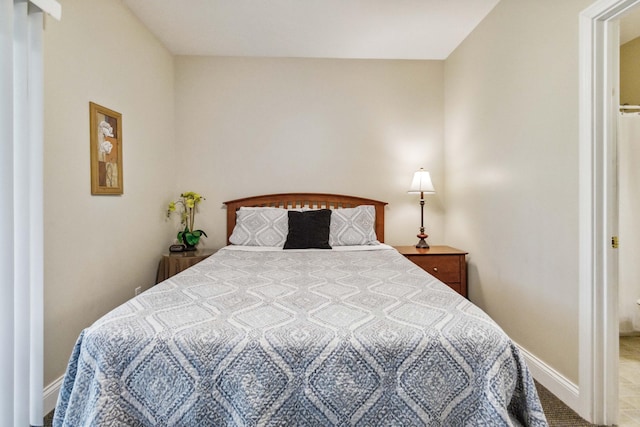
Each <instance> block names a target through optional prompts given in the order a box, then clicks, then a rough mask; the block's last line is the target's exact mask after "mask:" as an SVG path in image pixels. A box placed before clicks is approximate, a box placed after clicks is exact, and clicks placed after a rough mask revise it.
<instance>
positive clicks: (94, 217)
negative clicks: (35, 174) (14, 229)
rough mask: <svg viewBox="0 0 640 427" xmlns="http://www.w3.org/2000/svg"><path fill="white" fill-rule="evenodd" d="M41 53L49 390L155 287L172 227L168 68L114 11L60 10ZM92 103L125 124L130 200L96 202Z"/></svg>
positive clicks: (67, 0)
mask: <svg viewBox="0 0 640 427" xmlns="http://www.w3.org/2000/svg"><path fill="white" fill-rule="evenodd" d="M61 3H62V7H63V10H64V17H63V20H62V21H61V22H56V21H54V20H50V19H49V20H47V22H46V29H45V34H44V37H45V39H44V43H45V56H44V67H45V141H44V143H45V153H44V154H45V165H44V167H45V171H44V172H45V187H44V192H45V199H44V206H45V211H44V216H45V225H44V227H45V228H44V229H45V235H44V240H45V266H44V267H45V277H44V280H45V283H44V287H45V295H44V298H45V312H44V320H45V330H44V332H45V342H44V345H45V347H44V351H45V354H44V359H45V366H44V368H45V375H44V383H45V385H47V384H49V383H51V382H52V381H54V380H55V379H57V378H58V377H59V376H60V375H62V374H63V373H64V370H65V368H66V364H67V362H68V359H69V355H70V353H71V349H72V347H73V344H74V342H75V340H76V338H77V337H78V335H79V333H80V331H81V330H82V329H83V328H84V327H86V326H88V325H90V324H91V323H93V321H94V320H96V319H97V318H98V317H99V316H101V315H102V314H104V313H106V312H107V311H109V310H111V309H112V308H114V307H115V306H117V305H119V304H120V303H122V302H124V301H125V300H127V299H129V298H131V297H132V296H133V295H134V288H135V287H137V286H142V287H143V288H146V287H149V286H150V285H151V284H152V283H153V282H154V279H155V272H156V267H157V263H158V259H159V254H160V252H161V251H162V250H163V248H166V247H167V246H168V244H169V243H170V242H171V237H172V234H173V228H172V227H171V226H169V225H168V224H166V223H165V221H164V216H163V209H164V206H165V203H167V202H168V201H169V198H170V197H173V196H174V195H175V185H176V184H175V182H176V181H175V177H176V175H175V173H174V171H175V168H174V167H172V161H173V158H174V157H175V156H174V155H175V149H174V111H173V108H174V99H173V84H174V83H173V78H174V76H173V58H172V56H171V55H170V54H169V53H168V51H167V50H166V49H165V48H164V47H162V45H160V43H159V42H158V41H157V40H156V39H155V38H153V37H152V36H151V35H150V33H149V32H148V31H147V30H146V29H145V28H144V27H143V26H142V25H141V24H140V23H139V22H138V21H137V20H136V18H134V17H133V15H132V14H131V13H130V12H129V10H128V9H126V8H125V7H124V6H123V5H122V3H121V2H119V1H106V2H105V1H97V0H62V1H61ZM89 101H93V102H96V103H98V104H101V105H103V106H105V107H108V108H111V109H113V110H115V111H118V112H119V113H121V114H122V120H123V154H124V195H122V196H92V195H91V186H90V179H89V178H90V167H89Z"/></svg>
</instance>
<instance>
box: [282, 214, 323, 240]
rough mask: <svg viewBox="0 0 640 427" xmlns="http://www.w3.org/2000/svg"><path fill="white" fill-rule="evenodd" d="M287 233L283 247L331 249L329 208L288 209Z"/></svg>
mask: <svg viewBox="0 0 640 427" xmlns="http://www.w3.org/2000/svg"><path fill="white" fill-rule="evenodd" d="M288 215H289V233H288V234H287V241H286V242H285V243H284V249H331V246H329V227H330V225H331V210H330V209H318V210H313V211H302V212H300V211H289V212H288Z"/></svg>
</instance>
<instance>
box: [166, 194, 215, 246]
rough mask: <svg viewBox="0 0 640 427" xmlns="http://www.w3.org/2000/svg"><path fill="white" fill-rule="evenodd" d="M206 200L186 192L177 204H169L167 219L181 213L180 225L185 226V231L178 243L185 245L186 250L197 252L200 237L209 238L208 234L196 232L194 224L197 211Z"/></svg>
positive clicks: (181, 195)
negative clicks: (175, 213) (173, 214)
mask: <svg viewBox="0 0 640 427" xmlns="http://www.w3.org/2000/svg"><path fill="white" fill-rule="evenodd" d="M203 200H204V197H202V196H201V195H200V194H198V193H194V192H193V191H186V192H184V193H182V194H180V198H179V199H178V200H176V201H175V202H171V203H169V206H168V208H167V218H168V217H170V216H171V214H172V213H173V212H179V213H180V225H183V226H184V230H182V231H179V232H178V241H180V242H182V243H184V245H185V247H186V250H188V251H189V250H195V249H196V245H197V244H198V242H200V237H201V236H204V237H207V233H205V232H204V231H202V230H195V229H194V226H193V223H194V220H195V216H196V210H197V208H198V205H199V204H200V202H201V201H203Z"/></svg>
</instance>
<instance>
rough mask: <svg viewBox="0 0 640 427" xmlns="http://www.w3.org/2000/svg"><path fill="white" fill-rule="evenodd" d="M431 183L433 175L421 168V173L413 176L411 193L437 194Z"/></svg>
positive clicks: (418, 172)
mask: <svg viewBox="0 0 640 427" xmlns="http://www.w3.org/2000/svg"><path fill="white" fill-rule="evenodd" d="M435 192H436V190H435V188H433V183H432V182H431V175H429V172H427V171H426V170H424V169H422V168H420V170H419V171H417V172H416V173H414V174H413V181H412V182H411V188H409V193H435Z"/></svg>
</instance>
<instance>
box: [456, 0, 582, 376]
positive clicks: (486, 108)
mask: <svg viewBox="0 0 640 427" xmlns="http://www.w3.org/2000/svg"><path fill="white" fill-rule="evenodd" d="M590 3H592V1H591V0H566V1H562V2H557V1H555V0H540V1H535V2H533V1H525V0H503V1H501V2H500V3H499V4H498V5H497V6H496V8H495V9H494V10H493V11H492V12H491V13H490V14H489V15H488V17H487V18H486V19H485V20H484V21H483V22H482V23H481V24H480V25H479V27H478V28H477V29H476V30H475V31H474V32H473V33H472V34H471V35H470V36H469V37H468V38H467V39H466V40H465V41H464V43H463V44H462V45H461V46H460V47H459V48H458V49H456V51H455V52H454V53H453V54H452V55H451V56H450V57H449V58H448V60H447V61H446V64H445V85H446V90H445V103H446V108H445V117H446V125H445V133H446V135H447V138H446V142H445V159H446V167H445V172H446V190H445V196H446V208H447V217H446V224H445V235H446V238H447V242H448V243H450V244H451V245H459V246H460V247H464V248H465V249H466V250H468V251H469V252H470V256H469V258H468V260H469V293H470V299H471V300H472V301H473V302H474V303H476V304H477V305H479V306H480V307H481V308H483V309H484V310H485V311H486V312H487V313H489V315H491V317H493V318H494V319H495V320H496V321H497V322H498V323H499V324H500V325H501V326H502V327H503V328H504V329H505V331H506V332H507V333H508V334H509V335H510V336H511V337H512V338H513V339H514V340H515V341H516V342H518V343H519V344H521V345H523V346H524V347H525V348H526V349H528V350H529V351H530V352H532V353H533V354H534V355H536V356H538V357H539V358H540V359H542V360H543V361H544V362H545V363H547V364H548V365H550V366H551V367H552V368H554V369H556V370H557V371H559V372H560V373H561V374H563V375H564V376H566V377H567V378H568V379H569V380H571V381H573V382H574V383H576V384H577V383H578V75H579V73H578V14H579V12H580V11H581V10H583V9H584V8H586V7H587V6H589V4H590Z"/></svg>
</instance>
